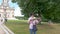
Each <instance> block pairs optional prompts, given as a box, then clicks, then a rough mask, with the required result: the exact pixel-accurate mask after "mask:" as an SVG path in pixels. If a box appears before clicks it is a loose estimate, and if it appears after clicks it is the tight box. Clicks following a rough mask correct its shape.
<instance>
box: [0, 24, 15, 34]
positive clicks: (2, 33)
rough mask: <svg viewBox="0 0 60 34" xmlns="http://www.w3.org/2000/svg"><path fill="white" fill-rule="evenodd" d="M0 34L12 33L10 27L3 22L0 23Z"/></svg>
mask: <svg viewBox="0 0 60 34" xmlns="http://www.w3.org/2000/svg"><path fill="white" fill-rule="evenodd" d="M0 34H14V33H13V32H12V31H11V30H10V29H8V28H7V27H6V26H5V25H4V24H2V25H0Z"/></svg>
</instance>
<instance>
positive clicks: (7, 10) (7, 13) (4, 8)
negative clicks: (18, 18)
mask: <svg viewBox="0 0 60 34" xmlns="http://www.w3.org/2000/svg"><path fill="white" fill-rule="evenodd" d="M8 2H9V0H2V4H1V5H0V17H3V18H7V19H12V18H14V8H12V7H10V6H9V3H8Z"/></svg>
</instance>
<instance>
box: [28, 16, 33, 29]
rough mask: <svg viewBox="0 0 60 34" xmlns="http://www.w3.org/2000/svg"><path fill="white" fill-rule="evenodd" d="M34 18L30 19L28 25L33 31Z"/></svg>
mask: <svg viewBox="0 0 60 34" xmlns="http://www.w3.org/2000/svg"><path fill="white" fill-rule="evenodd" d="M32 19H33V17H30V18H29V19H28V23H29V29H33V20H32Z"/></svg>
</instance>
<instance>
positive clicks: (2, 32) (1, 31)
mask: <svg viewBox="0 0 60 34" xmlns="http://www.w3.org/2000/svg"><path fill="white" fill-rule="evenodd" d="M0 34H5V32H4V31H3V29H2V28H1V26H0Z"/></svg>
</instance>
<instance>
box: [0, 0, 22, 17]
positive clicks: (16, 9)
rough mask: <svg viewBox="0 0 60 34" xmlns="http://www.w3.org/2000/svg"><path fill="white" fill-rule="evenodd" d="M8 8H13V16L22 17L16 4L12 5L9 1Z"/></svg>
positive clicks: (0, 1) (0, 0)
mask: <svg viewBox="0 0 60 34" xmlns="http://www.w3.org/2000/svg"><path fill="white" fill-rule="evenodd" d="M1 3H2V0H0V5H1ZM9 6H10V7H14V9H15V11H14V16H23V15H22V14H21V9H20V7H19V6H18V4H17V3H12V2H11V0H10V1H9Z"/></svg>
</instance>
